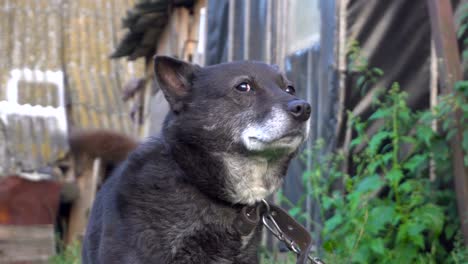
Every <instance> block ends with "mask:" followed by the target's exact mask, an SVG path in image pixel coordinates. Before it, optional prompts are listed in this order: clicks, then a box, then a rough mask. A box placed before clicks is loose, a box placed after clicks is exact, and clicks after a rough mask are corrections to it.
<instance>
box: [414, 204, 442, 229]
mask: <svg viewBox="0 0 468 264" xmlns="http://www.w3.org/2000/svg"><path fill="white" fill-rule="evenodd" d="M413 218H414V219H415V220H416V221H419V222H421V223H423V224H424V226H425V227H426V228H427V229H428V230H431V231H432V232H434V234H435V235H436V236H439V234H440V233H441V232H442V227H443V225H444V218H445V217H444V212H443V210H442V208H440V207H439V206H436V205H434V204H425V205H423V206H421V207H419V208H417V209H415V210H414V213H413Z"/></svg>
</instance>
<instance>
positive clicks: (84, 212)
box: [66, 158, 102, 244]
mask: <svg viewBox="0 0 468 264" xmlns="http://www.w3.org/2000/svg"><path fill="white" fill-rule="evenodd" d="M101 173H102V170H101V160H100V159H99V158H97V159H95V160H94V161H93V162H90V163H89V165H88V166H87V168H86V169H85V170H84V171H83V173H82V174H81V175H79V176H78V179H77V181H78V188H79V190H80V196H79V197H78V199H77V200H76V201H75V203H74V204H73V207H72V210H71V213H70V223H69V229H68V233H67V238H66V243H67V244H71V243H73V242H74V241H76V240H78V241H81V240H82V238H83V235H84V232H85V229H86V225H87V223H88V216H89V213H90V212H91V207H92V205H93V202H94V197H95V195H96V190H97V184H98V181H99V178H100V174H101Z"/></svg>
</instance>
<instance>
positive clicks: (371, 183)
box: [356, 175, 384, 192]
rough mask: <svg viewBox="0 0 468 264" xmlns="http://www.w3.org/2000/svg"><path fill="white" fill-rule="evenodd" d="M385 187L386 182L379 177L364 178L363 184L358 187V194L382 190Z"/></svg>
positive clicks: (360, 183)
mask: <svg viewBox="0 0 468 264" xmlns="http://www.w3.org/2000/svg"><path fill="white" fill-rule="evenodd" d="M383 185H384V182H383V181H382V179H381V178H380V176H379V175H373V176H370V177H366V178H364V179H363V180H362V181H361V182H359V183H358V185H357V187H356V192H370V191H375V190H378V189H380V187H382V186H383Z"/></svg>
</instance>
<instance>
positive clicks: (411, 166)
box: [403, 154, 428, 172]
mask: <svg viewBox="0 0 468 264" xmlns="http://www.w3.org/2000/svg"><path fill="white" fill-rule="evenodd" d="M427 158H428V157H427V155H425V154H418V155H414V156H413V157H411V158H410V159H409V160H408V161H407V162H405V163H404V165H403V168H405V169H407V170H409V171H410V172H414V171H416V170H417V169H418V168H421V167H422V166H423V165H424V164H425V162H426V161H427Z"/></svg>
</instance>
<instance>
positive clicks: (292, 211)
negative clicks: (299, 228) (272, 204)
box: [288, 207, 301, 217]
mask: <svg viewBox="0 0 468 264" xmlns="http://www.w3.org/2000/svg"><path fill="white" fill-rule="evenodd" d="M288 212H289V214H290V215H291V216H292V217H296V215H298V214H299V213H300V212H301V208H300V207H294V208H291V209H289V211H288Z"/></svg>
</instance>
